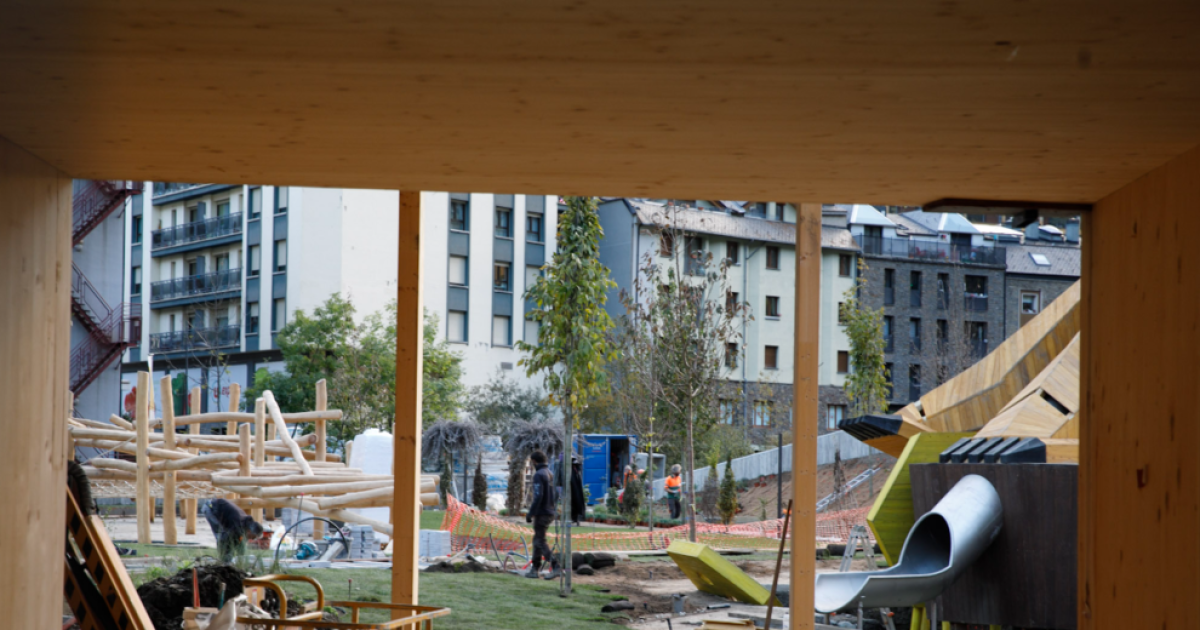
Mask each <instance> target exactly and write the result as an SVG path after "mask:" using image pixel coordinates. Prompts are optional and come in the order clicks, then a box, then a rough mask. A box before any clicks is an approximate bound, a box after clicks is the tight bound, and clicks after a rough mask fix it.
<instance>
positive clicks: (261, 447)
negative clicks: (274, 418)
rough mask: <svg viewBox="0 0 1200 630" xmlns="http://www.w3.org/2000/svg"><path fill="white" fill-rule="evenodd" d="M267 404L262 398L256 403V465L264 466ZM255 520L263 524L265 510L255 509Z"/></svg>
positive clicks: (253, 513)
mask: <svg viewBox="0 0 1200 630" xmlns="http://www.w3.org/2000/svg"><path fill="white" fill-rule="evenodd" d="M266 444H267V402H266V401H265V400H263V399H262V398H259V399H257V400H255V401H254V465H255V466H262V465H264V464H266V463H267V446H266ZM250 516H251V518H253V519H254V520H256V521H258V522H259V523H262V521H263V509H262V508H254V509H253V510H251V511H250Z"/></svg>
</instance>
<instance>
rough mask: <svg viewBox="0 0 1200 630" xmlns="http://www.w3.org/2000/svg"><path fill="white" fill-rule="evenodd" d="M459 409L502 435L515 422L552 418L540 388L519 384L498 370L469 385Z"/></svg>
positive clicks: (506, 434) (539, 420) (508, 431)
mask: <svg viewBox="0 0 1200 630" xmlns="http://www.w3.org/2000/svg"><path fill="white" fill-rule="evenodd" d="M463 410H464V411H466V412H467V415H468V416H469V417H470V418H471V419H472V420H474V421H475V423H476V424H478V425H480V426H482V427H484V428H485V429H487V430H488V431H491V432H492V433H494V434H496V435H500V436H505V437H506V436H508V434H509V433H510V431H511V430H512V428H513V427H514V426H515V424H516V423H517V421H524V422H537V423H541V422H549V421H550V420H551V419H552V418H553V413H552V412H551V408H550V406H549V405H547V404H546V395H545V393H544V392H543V391H542V389H541V388H540V387H538V386H537V385H522V384H520V383H517V382H516V381H514V380H513V379H510V378H508V377H506V376H505V375H504V373H503V372H500V371H497V372H496V373H495V374H494V375H492V377H491V378H490V379H488V382H487V383H484V384H483V385H477V386H475V387H472V388H471V390H470V393H469V394H468V395H467V397H466V399H465V402H464V404H463Z"/></svg>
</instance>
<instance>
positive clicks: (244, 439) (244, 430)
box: [226, 423, 254, 500]
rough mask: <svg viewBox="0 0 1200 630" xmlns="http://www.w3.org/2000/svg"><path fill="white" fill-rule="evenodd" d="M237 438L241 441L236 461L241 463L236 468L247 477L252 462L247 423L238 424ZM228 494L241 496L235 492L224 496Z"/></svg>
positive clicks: (236, 497)
mask: <svg viewBox="0 0 1200 630" xmlns="http://www.w3.org/2000/svg"><path fill="white" fill-rule="evenodd" d="M238 438H239V439H240V441H241V445H240V446H241V452H240V453H238V463H240V464H241V467H240V468H239V469H238V473H239V474H241V476H243V477H248V476H249V475H250V465H251V464H252V463H253V462H254V453H253V452H252V450H251V448H252V447H251V442H250V425H249V424H244V423H243V424H241V425H238ZM230 496H232V497H233V498H234V499H240V498H241V496H240V495H238V494H236V493H235V494H232V495H226V498H229V497H230ZM231 500H232V499H231Z"/></svg>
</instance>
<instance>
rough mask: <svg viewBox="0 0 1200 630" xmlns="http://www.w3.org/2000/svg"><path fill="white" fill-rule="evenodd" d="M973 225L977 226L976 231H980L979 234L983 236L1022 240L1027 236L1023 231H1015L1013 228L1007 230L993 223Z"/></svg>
mask: <svg viewBox="0 0 1200 630" xmlns="http://www.w3.org/2000/svg"><path fill="white" fill-rule="evenodd" d="M973 225H974V226H975V229H977V230H979V232H980V233H981V234H992V235H995V236H1011V237H1014V238H1021V237H1022V236H1024V234H1025V233H1024V232H1022V231H1021V230H1014V229H1012V228H1006V227H1004V226H1003V225H995V224H993V223H975V224H973Z"/></svg>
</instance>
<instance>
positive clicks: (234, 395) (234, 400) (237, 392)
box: [225, 383, 249, 500]
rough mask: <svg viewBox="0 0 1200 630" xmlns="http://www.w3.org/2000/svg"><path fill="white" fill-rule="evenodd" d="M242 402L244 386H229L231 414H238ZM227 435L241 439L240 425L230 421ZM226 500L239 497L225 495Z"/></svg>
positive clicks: (227, 426) (226, 429)
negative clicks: (239, 433) (239, 434)
mask: <svg viewBox="0 0 1200 630" xmlns="http://www.w3.org/2000/svg"><path fill="white" fill-rule="evenodd" d="M241 402H242V386H241V385H240V384H239V383H232V384H230V385H229V411H230V412H231V413H236V412H237V410H238V405H239V404H241ZM225 435H226V436H228V437H232V438H237V437H239V436H238V423H237V422H236V421H229V422H226V423H225ZM235 443H240V442H239V441H237V440H235ZM239 450H240V449H239ZM247 462H249V459H247ZM225 498H226V499H229V500H233V499H236V498H237V495H236V494H227V495H225Z"/></svg>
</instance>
